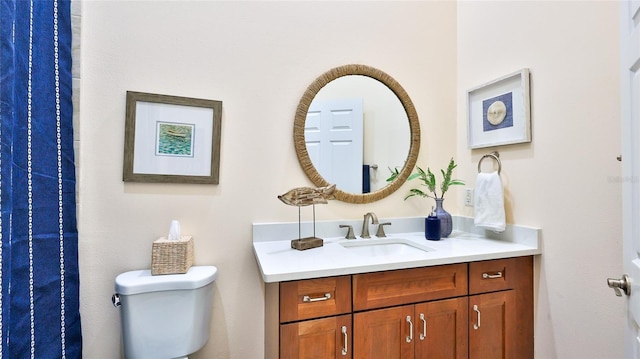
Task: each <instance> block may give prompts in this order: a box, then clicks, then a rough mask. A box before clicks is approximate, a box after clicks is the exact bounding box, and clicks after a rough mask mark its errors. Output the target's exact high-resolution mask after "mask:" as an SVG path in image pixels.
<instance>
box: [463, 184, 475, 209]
mask: <svg viewBox="0 0 640 359" xmlns="http://www.w3.org/2000/svg"><path fill="white" fill-rule="evenodd" d="M464 205H465V206H467V207H473V188H465V189H464Z"/></svg>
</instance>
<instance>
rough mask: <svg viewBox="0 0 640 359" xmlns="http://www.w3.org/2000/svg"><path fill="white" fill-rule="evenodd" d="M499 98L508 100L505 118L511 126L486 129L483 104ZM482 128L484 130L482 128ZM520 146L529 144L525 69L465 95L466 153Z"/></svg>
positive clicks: (527, 74) (527, 94) (529, 117)
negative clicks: (469, 150) (493, 147)
mask: <svg viewBox="0 0 640 359" xmlns="http://www.w3.org/2000/svg"><path fill="white" fill-rule="evenodd" d="M509 94H510V96H508V95H509ZM501 96H507V97H510V98H509V100H510V101H511V102H510V103H509V104H508V105H507V114H506V117H507V118H508V119H510V121H511V122H509V124H507V123H505V124H503V125H498V126H494V125H490V124H488V123H487V119H486V111H485V109H484V107H483V102H485V103H489V101H491V100H493V99H495V98H497V97H501ZM485 105H486V104H485ZM483 124H484V125H486V126H487V127H486V128H485V127H483ZM524 142H531V105H530V97H529V69H526V68H525V69H522V70H520V71H516V72H514V73H511V74H509V75H506V76H503V77H501V78H498V79H496V80H493V81H491V82H488V83H486V84H483V85H481V86H478V87H475V88H473V89H471V90H468V91H467V145H468V147H469V148H470V149H475V148H484V147H492V146H502V145H510V144H514V143H524Z"/></svg>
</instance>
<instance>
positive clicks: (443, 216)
mask: <svg viewBox="0 0 640 359" xmlns="http://www.w3.org/2000/svg"><path fill="white" fill-rule="evenodd" d="M435 200H436V210H435V212H436V217H438V218H439V219H440V237H442V238H447V237H449V235H450V234H451V232H452V231H453V219H452V218H451V214H449V212H447V211H445V210H444V208H443V207H442V202H443V201H444V198H436V199H435Z"/></svg>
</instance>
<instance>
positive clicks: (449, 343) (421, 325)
mask: <svg viewBox="0 0 640 359" xmlns="http://www.w3.org/2000/svg"><path fill="white" fill-rule="evenodd" d="M466 295H467V264H466V263H461V264H451V265H443V266H435V267H424V268H415V269H404V270H397V271H391V272H378V273H367V274H356V275H354V276H353V307H354V308H353V309H354V311H356V313H354V315H353V322H354V324H353V335H354V337H353V353H354V358H368V359H375V358H380V359H389V358H399V359H400V358H401V359H410V358H437V359H447V358H466V356H467V327H468V324H467V323H468V320H467V314H468V310H467V307H468V305H467V297H466ZM445 298H449V299H445ZM376 308H383V309H376Z"/></svg>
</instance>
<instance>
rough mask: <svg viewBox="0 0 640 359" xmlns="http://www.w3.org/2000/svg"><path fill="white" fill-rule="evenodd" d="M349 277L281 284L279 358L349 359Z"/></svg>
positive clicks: (350, 329) (350, 326)
mask: <svg viewBox="0 0 640 359" xmlns="http://www.w3.org/2000/svg"><path fill="white" fill-rule="evenodd" d="M351 312H352V310H351V276H340V277H328V278H318V279H305V280H298V281H291V282H282V283H280V358H287V359H295V358H298V359H316V358H317V359H329V358H343V359H350V358H352V355H351V353H352V350H351V338H352V335H351V333H352V323H351V318H352V316H351Z"/></svg>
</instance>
